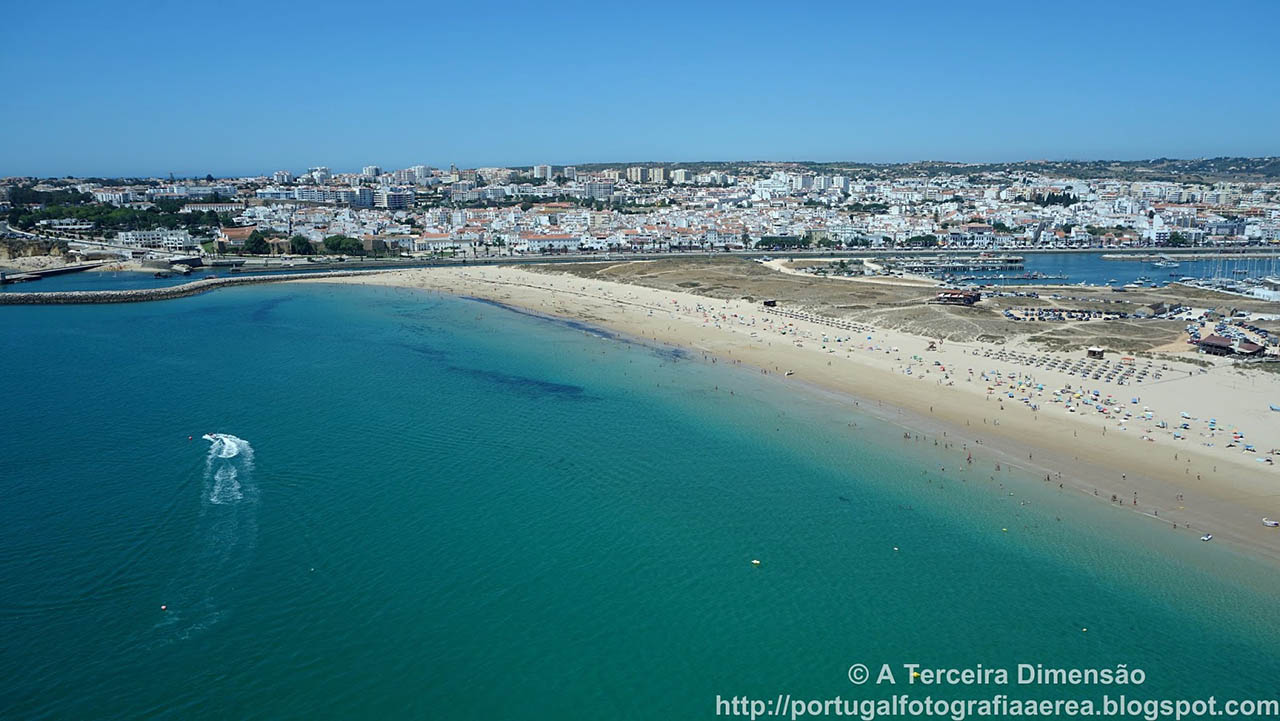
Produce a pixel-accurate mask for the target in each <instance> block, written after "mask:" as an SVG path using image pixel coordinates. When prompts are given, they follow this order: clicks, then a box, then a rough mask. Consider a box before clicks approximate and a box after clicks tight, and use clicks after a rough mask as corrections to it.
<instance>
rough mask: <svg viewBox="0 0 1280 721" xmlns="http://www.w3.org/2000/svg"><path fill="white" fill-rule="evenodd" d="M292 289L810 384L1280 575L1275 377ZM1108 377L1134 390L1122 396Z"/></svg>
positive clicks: (808, 324)
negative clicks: (649, 349)
mask: <svg viewBox="0 0 1280 721" xmlns="http://www.w3.org/2000/svg"><path fill="white" fill-rule="evenodd" d="M290 282H328V283H356V284H371V285H388V286H400V287H406V288H418V289H423V290H431V291H439V292H447V293H453V294H458V295H463V296H472V297H478V298H484V299H488V300H493V301H498V302H501V303H505V304H509V305H512V306H516V307H520V308H524V309H527V310H531V311H536V312H540V313H546V314H549V315H555V316H560V317H565V318H572V319H576V320H581V321H586V322H590V323H593V324H597V325H600V326H602V327H605V328H608V329H611V330H614V331H618V332H621V333H624V334H627V335H630V336H633V337H637V338H643V339H646V340H648V341H651V342H657V343H664V344H672V345H677V346H680V347H684V348H687V349H689V350H691V351H695V352H697V353H699V354H702V355H703V356H704V357H705V358H706V360H707V361H708V362H720V363H725V362H727V363H735V364H741V365H745V366H750V367H754V368H757V369H759V370H760V372H764V373H770V374H774V375H776V376H778V377H779V378H780V380H782V381H783V382H794V383H796V384H797V390H798V392H799V391H800V389H801V386H802V385H805V384H810V385H812V386H816V387H818V388H821V389H823V390H825V391H830V392H834V393H838V394H843V395H844V396H845V397H847V399H848V401H849V402H850V403H851V404H857V406H858V407H860V408H861V409H862V410H870V411H872V412H879V413H880V414H881V415H882V416H884V417H888V418H890V419H895V420H897V421H898V422H900V423H901V424H902V425H904V426H905V427H907V428H912V429H918V430H919V431H921V432H924V433H927V434H930V435H931V436H932V439H934V440H939V441H940V442H941V443H942V445H943V446H944V447H946V446H947V445H948V444H950V450H952V451H954V453H955V457H956V464H957V467H958V468H963V469H964V470H965V471H966V472H967V473H971V474H972V475H971V476H970V477H972V478H995V479H997V480H998V479H999V474H1000V473H1005V474H1008V473H1010V472H1011V470H1017V471H1021V472H1027V473H1031V474H1034V475H1035V476H1036V477H1041V476H1043V479H1044V481H1045V482H1046V483H1050V484H1054V485H1059V484H1060V487H1061V489H1062V492H1064V493H1067V492H1072V493H1080V494H1086V495H1088V496H1091V497H1096V498H1097V499H1098V502H1099V503H1104V504H1109V505H1111V506H1113V507H1115V508H1116V509H1117V510H1123V511H1128V512H1131V513H1133V515H1134V519H1135V522H1148V523H1159V524H1163V525H1165V526H1167V527H1168V528H1169V532H1170V533H1171V534H1173V533H1176V534H1180V535H1181V536H1184V537H1185V539H1183V540H1194V539H1198V538H1199V537H1200V536H1201V535H1202V534H1204V533H1212V534H1213V535H1214V539H1215V541H1216V542H1225V543H1229V544H1231V545H1233V546H1235V547H1238V548H1240V549H1243V550H1245V551H1246V552H1249V553H1250V554H1253V555H1257V556H1262V557H1265V558H1267V559H1269V560H1271V561H1273V562H1280V528H1269V527H1266V526H1264V525H1263V524H1262V522H1261V521H1262V518H1263V517H1264V516H1269V517H1272V518H1280V494H1278V493H1277V489H1278V488H1280V468H1278V467H1276V466H1274V465H1272V464H1271V463H1270V460H1271V459H1272V458H1273V456H1271V455H1269V454H1268V451H1270V450H1271V449H1273V448H1277V447H1280V425H1278V424H1277V423H1276V420H1277V419H1280V414H1275V413H1274V412H1273V411H1271V410H1270V409H1269V407H1268V405H1269V403H1270V402H1274V401H1280V377H1277V376H1276V375H1273V374H1262V373H1256V372H1254V373H1250V374H1248V375H1245V374H1243V373H1241V372H1239V371H1238V370H1236V369H1233V368H1230V367H1227V366H1219V367H1214V368H1212V369H1205V368H1202V367H1200V366H1199V365H1195V364H1191V363H1182V362H1176V361H1155V362H1149V361H1146V360H1141V359H1139V360H1138V361H1137V362H1136V363H1133V364H1132V365H1130V364H1127V363H1126V364H1122V363H1121V362H1120V360H1119V358H1118V357H1116V356H1114V355H1112V356H1109V357H1108V358H1107V359H1106V360H1104V361H1096V362H1093V365H1089V363H1090V361H1088V360H1086V359H1085V358H1084V354H1083V353H1080V352H1074V353H1072V352H1061V353H1049V352H1045V351H1044V350H1043V349H1041V348H1034V347H1029V348H1022V347H1018V346H1017V345H1016V344H1009V345H992V344H985V343H981V342H969V343H964V342H946V343H942V344H933V343H932V342H931V341H930V340H929V339H927V338H923V337H920V336H916V335H911V334H908V333H904V332H900V331H894V330H889V329H883V328H879V327H875V326H872V325H868V324H863V323H852V322H848V321H836V320H834V319H827V318H824V317H822V316H813V315H807V314H803V313H797V312H795V311H792V310H789V309H788V310H779V309H777V308H768V307H765V306H764V305H763V304H762V303H758V302H748V301H746V300H736V301H735V300H720V299H714V298H708V297H705V296H700V295H694V294H691V293H682V292H676V291H669V290H660V289H654V288H647V287H641V286H637V285H630V284H622V283H615V282H610V281H603V280H593V279H590V280H589V279H584V278H581V277H576V276H572V275H568V274H558V273H544V272H533V271H528V270H521V269H518V268H511V267H492V266H491V267H484V268H448V269H414V270H403V271H394V272H387V273H381V274H372V275H367V276H358V277H351V278H337V279H326V280H323V281H319V280H306V279H300V280H297V281H290ZM931 345H932V346H933V347H932V348H931ZM1130 368H1131V369H1130ZM1081 373H1085V374H1087V375H1086V376H1085V377H1082V376H1081ZM1093 373H1097V374H1100V375H1103V376H1104V377H1105V374H1106V373H1113V374H1114V377H1122V376H1123V377H1126V378H1128V379H1129V382H1128V384H1126V385H1123V386H1119V387H1117V386H1116V385H1115V384H1107V383H1104V382H1103V381H1102V380H1093V379H1092V374H1093ZM1126 373H1127V375H1124V374H1126ZM1139 374H1141V375H1139ZM1139 378H1140V379H1141V381H1138V380H1137V379H1139ZM1095 391H1096V392H1097V393H1096V395H1095V393H1094V392H1095ZM1108 396H1110V397H1108ZM872 404H874V407H872ZM1102 408H1105V409H1106V410H1105V412H1103V411H1102V410H1100V409H1102ZM1183 426H1185V427H1183ZM944 433H945V436H944V435H943V434H944ZM1246 446H1249V447H1250V448H1252V449H1253V450H1246ZM997 469H998V470H997ZM952 470H953V471H954V470H955V469H952Z"/></svg>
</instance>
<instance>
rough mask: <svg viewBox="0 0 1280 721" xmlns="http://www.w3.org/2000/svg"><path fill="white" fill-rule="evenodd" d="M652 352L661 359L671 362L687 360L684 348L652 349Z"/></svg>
mask: <svg viewBox="0 0 1280 721" xmlns="http://www.w3.org/2000/svg"><path fill="white" fill-rule="evenodd" d="M653 352H654V353H655V354H656V355H657V356H658V357H659V358H661V359H663V360H668V361H671V362H673V363H674V362H676V361H682V360H689V353H688V352H687V351H685V349H684V348H654V349H653Z"/></svg>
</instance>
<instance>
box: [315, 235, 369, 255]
mask: <svg viewBox="0 0 1280 721" xmlns="http://www.w3.org/2000/svg"><path fill="white" fill-rule="evenodd" d="M324 249H325V251H326V252H328V253H341V254H343V255H364V243H361V242H360V241H359V240H357V239H355V238H352V237H351V236H348V235H331V236H329V237H327V238H325V239H324Z"/></svg>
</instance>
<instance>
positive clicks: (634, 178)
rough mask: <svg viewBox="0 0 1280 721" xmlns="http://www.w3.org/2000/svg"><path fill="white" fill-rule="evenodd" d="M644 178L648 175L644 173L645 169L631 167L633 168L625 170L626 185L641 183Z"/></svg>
mask: <svg viewBox="0 0 1280 721" xmlns="http://www.w3.org/2000/svg"><path fill="white" fill-rule="evenodd" d="M646 177H648V173H647V172H646V169H645V168H642V167H640V166H633V167H630V168H627V182H628V183H643V182H644V181H645V178H646Z"/></svg>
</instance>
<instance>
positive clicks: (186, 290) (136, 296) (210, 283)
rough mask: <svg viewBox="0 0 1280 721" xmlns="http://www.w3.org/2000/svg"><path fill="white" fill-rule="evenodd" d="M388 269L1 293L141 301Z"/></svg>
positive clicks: (29, 300)
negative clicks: (238, 286)
mask: <svg viewBox="0 0 1280 721" xmlns="http://www.w3.org/2000/svg"><path fill="white" fill-rule="evenodd" d="M385 272H387V271H386V270H336V271H330V272H322V273H306V274H305V275H303V274H283V273H280V274H275V275H246V276H236V277H226V278H203V279H201V280H193V281H191V282H190V283H182V284H181V285H170V286H164V287H160V288H132V289H129V290H65V291H50V292H44V293H42V292H33V293H10V292H4V293H0V305H75V304H82V303H84V304H87V303H140V302H144V301H149V300H170V299H173V298H185V297H187V296H189V295H199V294H200V293H206V292H208V291H211V290H214V289H216V288H223V287H226V286H234V285H254V284H257V283H279V282H281V281H286V280H297V279H299V278H308V279H312V278H342V277H346V276H353V275H369V274H373V273H385Z"/></svg>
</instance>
